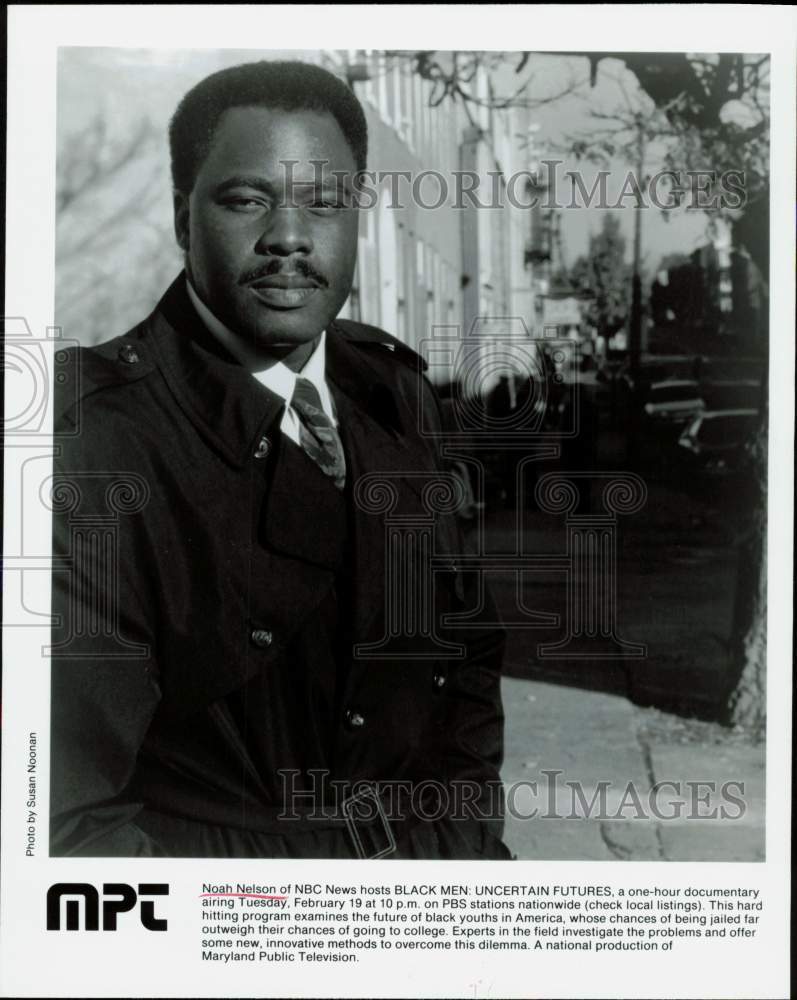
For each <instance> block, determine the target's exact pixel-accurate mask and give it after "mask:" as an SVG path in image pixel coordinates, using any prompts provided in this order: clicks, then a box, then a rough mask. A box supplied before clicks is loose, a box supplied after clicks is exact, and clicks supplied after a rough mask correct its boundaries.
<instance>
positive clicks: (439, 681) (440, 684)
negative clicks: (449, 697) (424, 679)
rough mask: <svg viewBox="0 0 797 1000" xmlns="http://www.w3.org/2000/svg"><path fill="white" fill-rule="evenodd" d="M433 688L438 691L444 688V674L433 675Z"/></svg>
mask: <svg viewBox="0 0 797 1000" xmlns="http://www.w3.org/2000/svg"><path fill="white" fill-rule="evenodd" d="M433 683H434V686H435V687H436V688H437V689H438V690H439V689H440V688H444V687H445V686H446V675H445V674H435V675H434V680H433Z"/></svg>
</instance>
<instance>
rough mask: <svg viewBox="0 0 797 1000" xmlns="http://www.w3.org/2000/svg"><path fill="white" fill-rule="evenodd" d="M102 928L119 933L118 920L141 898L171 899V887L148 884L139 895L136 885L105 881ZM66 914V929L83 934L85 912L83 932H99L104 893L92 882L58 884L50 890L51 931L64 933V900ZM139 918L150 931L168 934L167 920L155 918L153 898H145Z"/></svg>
mask: <svg viewBox="0 0 797 1000" xmlns="http://www.w3.org/2000/svg"><path fill="white" fill-rule="evenodd" d="M102 895H103V901H102V929H103V930H104V931H115V930H116V918H117V917H118V916H119V914H120V913H129V912H130V910H132V909H133V907H134V906H135V905H136V902H138V897H139V896H168V895H169V886H168V885H165V884H162V883H155V882H144V883H141V884H140V885H139V887H138V893H136V890H135V889H134V888H133V886H132V885H127V884H126V883H125V882H105V883H104V884H103V887H102ZM62 900H63V901H64V906H63V909H64V910H65V911H66V929H67V930H68V931H79V930H80V929H81V912H82V913H83V930H87V931H97V930H99V929H100V894H99V893H98V892H97V890H96V889H95V887H94V886H93V885H89V883H88V882H57V883H56V884H55V885H52V886H50V888H49V890H48V891H47V930H48V931H60V930H61V910H62V906H61V901H62ZM139 917H140V919H141V923H142V924H143V925H144V927H146V929H147V930H148V931H165V930H166V927H167V921H166V920H161V919H160V918H158V917H156V916H155V904H154V903H153V902H152V900H150V899H142V900H141V904H140V913H139Z"/></svg>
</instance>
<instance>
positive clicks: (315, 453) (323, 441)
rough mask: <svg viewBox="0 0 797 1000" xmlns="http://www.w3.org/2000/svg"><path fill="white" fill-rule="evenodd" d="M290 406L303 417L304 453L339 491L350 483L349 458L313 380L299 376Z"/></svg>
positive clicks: (300, 419) (301, 437)
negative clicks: (347, 471)
mask: <svg viewBox="0 0 797 1000" xmlns="http://www.w3.org/2000/svg"><path fill="white" fill-rule="evenodd" d="M290 405H291V406H292V407H293V409H294V410H295V411H296V413H297V414H298V416H299V441H300V444H301V446H302V449H303V450H304V452H305V453H306V454H307V455H308V456H309V457H310V458H312V460H313V461H314V462H315V463H316V465H317V466H318V467H319V468H320V469H321V471H322V472H324V473H325V474H326V475H327V476H329V477H330V479H332V480H333V482H334V483H335V486H337V488H338V489H339V490H342V489H343V486H344V484H345V482H346V459H345V457H344V455H343V445H342V444H341V442H340V435H339V434H338V432H337V430H336V429H335V425H334V424H333V423H332V421H331V420H330V419H329V417H328V416H327V415H326V413H324V408H323V407H322V406H321V397H320V396H319V395H318V390H317V389H316V387H315V386H314V385H313V383H312V382H311V381H310V380H309V379H306V378H297V379H296V387H295V389H294V390H293V396H292V397H291V402H290Z"/></svg>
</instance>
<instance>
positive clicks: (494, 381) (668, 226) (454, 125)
mask: <svg viewBox="0 0 797 1000" xmlns="http://www.w3.org/2000/svg"><path fill="white" fill-rule="evenodd" d="M291 55H292V58H291V59H286V58H285V57H284V54H283V53H268V52H266V53H257V52H254V53H253V52H250V51H242V52H232V53H231V52H224V51H209V52H184V51H176V52H168V53H164V52H162V51H160V50H150V51H144V52H141V51H130V50H123V51H119V50H109V49H65V50H63V52H62V53H61V61H60V65H59V102H58V114H59V119H58V126H59V133H58V138H59V145H58V162H57V182H58V191H57V213H58V215H57V220H56V223H57V238H58V242H57V247H56V281H57V284H56V319H57V321H58V323H59V325H60V326H61V327H62V329H63V330H64V331H65V333H68V334H71V335H73V336H74V337H75V338H76V339H78V340H79V341H80V345H81V350H79V351H74V350H73V351H71V352H69V353H68V354H67V356H66V357H65V359H64V363H63V367H64V376H63V377H64V381H63V384H62V387H61V389H60V393H59V396H60V398H61V399H62V400H63V403H62V404H59V405H58V406H57V416H56V419H57V421H58V422H57V424H56V431H55V433H56V436H58V434H59V431H62V432H63V434H64V440H63V445H62V446H61V449H60V450H61V455H60V456H59V458H58V460H57V465H56V480H55V484H54V495H55V503H56V507H55V515H56V516H55V525H56V546H57V549H56V555H57V558H58V559H59V562H58V564H57V568H55V570H54V577H53V585H54V591H53V599H54V606H55V607H56V612H57V614H58V618H59V620H60V621H61V622H62V625H63V633H64V634H63V635H59V636H58V637H56V640H55V643H54V647H53V674H52V683H53V688H52V719H53V727H54V728H53V743H52V751H51V752H52V784H51V794H52V814H51V850H52V851H53V853H55V854H62V853H63V854H67V855H69V854H88V855H89V856H104V855H124V856H140V855H156V856H157V855H159V854H166V855H169V856H177V857H180V856H195V857H217V856H221V857H269V856H279V857H282V856H284V857H308V856H309V857H331V858H346V857H357V856H363V857H368V856H388V855H395V856H396V857H403V858H415V859H421V858H439V859H446V858H448V859H469V858H479V857H491V858H497V859H507V858H509V857H511V856H513V855H514V856H516V857H518V858H530V859H532V858H545V859H567V858H574V859H578V858H581V859H596V860H597V859H601V858H603V859H606V860H611V859H612V858H621V859H623V858H638V859H644V860H700V861H712V860H723V861H757V860H761V859H762V858H763V854H764V841H763V836H764V817H763V802H764V791H763V780H764V746H763V740H764V733H765V728H764V692H765V646H764V634H765V625H766V603H765V600H766V593H765V591H766V588H765V579H766V554H765V550H764V539H765V537H766V516H765V513H764V510H765V498H766V479H767V447H766V440H767V435H766V431H767V419H766V418H767V413H768V407H767V398H768V396H767V359H768V339H769V328H768V292H769V282H768V248H769V233H768V219H769V197H768V191H769V189H768V159H769V153H768V128H769V107H768V93H769V86H768V80H769V60H768V57H767V56H766V55H761V54H744V53H723V54H721V55H720V54H716V53H715V54H710V53H709V54H701V55H692V56H690V55H687V54H683V53H643V54H634V55H626V56H622V55H618V54H614V55H613V54H611V53H606V54H603V53H580V54H576V53H574V54H562V55H558V54H557V55H541V54H534V53H518V52H506V53H480V52H457V53H445V52H421V51H418V52H390V51H370V50H364V51H361V50H350V51H345V52H339V51H338V52H323V51H311V52H306V51H300V52H297V53H295V54H291ZM167 135H168V148H167ZM275 191H279V192H281V194H280V195H279V199H278V202H277V204H280V202H282V203H284V204H283V205H282V210H281V211H280V210H279V209H277V208H274V207H272V205H273V203H274V199H275V198H276V197H277V195H275V193H274V192H275ZM302 217H304V218H305V219H306V222H305V223H303V224H302V225H300V224H299V223H300V220H301V219H302ZM283 226H284V227H285V228H284V229H283V228H282V227H283ZM303 227H304V228H303ZM147 314H149V318H148V319H147V318H145V317H146V316H147ZM124 331H127V332H124ZM114 334H115V336H114ZM308 382H309V383H311V384H310V385H308V384H307V383H308ZM294 401H295V403H296V405H294ZM350 406H351V407H353V409H351V410H349V411H348V412H349V416H348V417H347V418H346V419H344V417H343V413H344V412H346V411H347V408H348V407H350ZM308 407H309V409H308ZM297 446H298V447H297ZM301 451H303V452H304V455H301V454H300V452H301ZM308 458H309V459H310V461H308V460H307V459H308ZM319 470H320V472H321V475H319V474H318V473H319ZM87 518H94V519H99V522H100V523H98V524H96V525H94V524H93V523H92V525H91V527H90V528H89V527H88V522H87ZM67 564H70V565H71V566H72V570H71V571H69V570H67V571H64V570H62V569H61V566H66V565H67ZM117 706H119V707H120V708H122V709H123V710H122V711H120V712H117V711H115V708H116V707H117ZM502 706H503V707H502ZM91 720H96V723H92V721H91ZM707 777H708V781H706V779H707ZM661 783H664V784H663V785H662V786H661V788H659V787H658V786H659V785H661ZM502 785H503V786H504V787H503V788H502V787H501V786H502ZM551 803H553V808H551ZM502 824H503V826H502ZM360 827H362V830H361V829H360ZM502 832H503V834H504V837H505V839H504V840H503V842H502Z"/></svg>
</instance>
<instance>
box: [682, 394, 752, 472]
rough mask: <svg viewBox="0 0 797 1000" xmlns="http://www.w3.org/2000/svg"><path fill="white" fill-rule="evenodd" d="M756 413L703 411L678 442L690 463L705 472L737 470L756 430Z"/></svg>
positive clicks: (745, 411)
mask: <svg viewBox="0 0 797 1000" xmlns="http://www.w3.org/2000/svg"><path fill="white" fill-rule="evenodd" d="M758 419H759V416H758V410H757V409H736V410H704V411H703V412H702V413H700V414H698V416H696V417H695V418H694V419H693V420H692V421H691V422H690V423H689V425H688V427H686V429H685V430H684V432H683V433H682V434H681V436H680V438H679V439H678V444H679V445H680V446H681V448H683V449H685V452H686V454H687V455H688V456H689V458H690V459H691V462H692V463H693V464H695V465H696V466H698V467H699V468H701V469H703V470H705V471H707V472H720V473H721V472H725V471H730V470H732V469H735V468H737V467H738V466H739V465H741V463H742V461H743V459H744V453H745V446H746V445H747V444H748V442H749V441H750V440H751V439H752V437H753V434H754V433H755V430H756V427H757V426H758Z"/></svg>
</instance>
